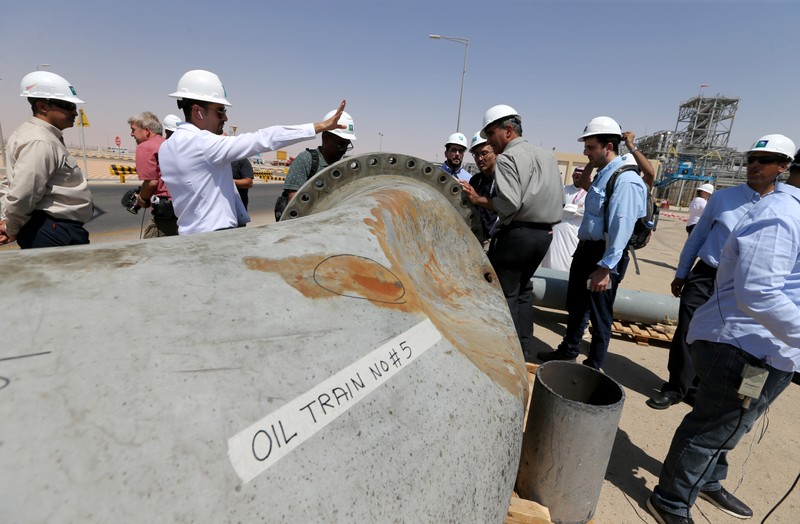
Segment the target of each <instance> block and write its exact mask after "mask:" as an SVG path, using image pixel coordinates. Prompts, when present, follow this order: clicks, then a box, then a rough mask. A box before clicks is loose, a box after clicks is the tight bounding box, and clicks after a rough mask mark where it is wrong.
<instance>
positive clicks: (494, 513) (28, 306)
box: [0, 153, 527, 523]
mask: <svg viewBox="0 0 800 524" xmlns="http://www.w3.org/2000/svg"><path fill="white" fill-rule="evenodd" d="M440 173H441V172H440V171H438V170H436V169H435V168H434V167H433V166H432V165H431V164H428V163H426V162H423V161H420V160H418V159H415V158H411V157H406V156H402V155H393V154H387V153H384V154H369V155H364V156H362V157H356V158H352V159H347V160H345V161H342V162H340V163H338V164H335V165H333V166H331V167H330V168H328V169H326V170H324V171H322V172H320V173H319V174H318V175H317V176H316V177H315V178H314V179H312V180H311V181H309V183H308V184H307V185H306V186H304V187H303V188H301V190H300V191H299V192H298V193H297V195H296V196H295V199H294V201H293V202H292V204H291V205H290V206H289V207H288V208H287V214H288V216H290V217H297V218H298V219H292V220H287V221H286V223H283V222H281V223H279V224H276V225H272V226H267V227H259V228H246V229H239V230H234V231H221V232H215V233H208V234H198V235H191V236H185V237H171V238H160V239H151V240H145V241H133V242H124V243H116V244H106V245H96V246H81V247H74V248H63V249H44V250H33V251H26V252H6V253H3V254H2V255H0V259H1V260H0V296H3V297H4V298H5V303H6V308H5V310H4V311H3V322H2V324H3V342H2V349H0V420H2V424H0V443H2V445H0V470H2V471H3V474H2V476H0V492H2V493H3V497H2V499H0V515H2V516H3V517H2V518H3V520H4V521H8V522H51V523H52V522H239V521H241V522H254V521H259V522H261V521H267V522H334V521H346V522H387V521H397V520H402V521H406V522H468V521H471V522H497V523H500V522H502V521H503V520H504V518H505V514H506V509H507V507H508V503H509V500H510V497H511V492H512V487H513V482H514V479H515V476H516V471H517V465H518V460H519V453H520V448H521V440H522V425H523V414H524V402H525V398H526V390H527V373H526V372H525V367H524V362H523V359H522V353H521V350H520V347H519V343H518V341H517V337H516V332H515V330H514V327H513V322H512V320H511V316H510V314H509V312H508V309H507V306H506V301H505V299H504V297H503V294H502V291H501V289H500V287H499V285H498V283H497V280H496V277H495V274H494V272H493V271H492V268H491V266H490V265H489V263H488V261H487V259H486V257H485V255H484V253H483V251H482V249H481V246H480V244H479V243H478V242H477V241H476V240H475V238H474V237H473V235H472V234H471V233H470V231H469V228H468V227H467V225H466V224H465V221H464V218H465V215H466V214H467V210H466V209H465V208H463V207H461V198H460V194H459V190H458V187H457V183H456V182H455V181H454V180H452V179H451V177H448V176H446V175H444V176H442V175H443V174H440ZM457 211H459V212H457ZM300 217H304V218H300ZM11 304H13V306H12V305H11Z"/></svg>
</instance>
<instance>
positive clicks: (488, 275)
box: [483, 271, 494, 284]
mask: <svg viewBox="0 0 800 524" xmlns="http://www.w3.org/2000/svg"><path fill="white" fill-rule="evenodd" d="M483 279H484V280H485V281H486V282H488V283H490V284H491V283H492V282H494V276H493V275H492V274H491V273H490V272H488V271H487V272H486V273H484V274H483Z"/></svg>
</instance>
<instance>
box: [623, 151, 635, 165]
mask: <svg viewBox="0 0 800 524" xmlns="http://www.w3.org/2000/svg"><path fill="white" fill-rule="evenodd" d="M622 165H624V166H633V167H639V164H638V163H637V162H636V159H635V158H634V157H633V155H632V154H630V153H628V154H626V155H622Z"/></svg>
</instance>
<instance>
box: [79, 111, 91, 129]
mask: <svg viewBox="0 0 800 524" xmlns="http://www.w3.org/2000/svg"><path fill="white" fill-rule="evenodd" d="M78 111H79V115H78V127H89V119H88V118H86V113H84V111H83V109H79V110H78Z"/></svg>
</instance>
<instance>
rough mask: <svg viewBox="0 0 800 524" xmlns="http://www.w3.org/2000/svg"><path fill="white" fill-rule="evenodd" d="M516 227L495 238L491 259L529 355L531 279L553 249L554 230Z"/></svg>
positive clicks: (544, 226) (531, 325)
mask: <svg viewBox="0 0 800 524" xmlns="http://www.w3.org/2000/svg"><path fill="white" fill-rule="evenodd" d="M516 224H519V223H517V222H512V223H511V225H510V226H509V227H504V228H502V229H501V230H500V231H499V232H498V233H497V234H496V235H495V236H494V238H492V241H491V243H490V244H489V253H488V257H489V261H490V262H491V263H492V267H493V268H494V271H495V273H497V279H498V280H499V281H500V286H501V287H502V288H503V294H504V295H505V297H506V302H508V309H509V311H511V318H512V319H513V320H514V327H515V328H516V330H517V336H518V337H519V342H520V344H521V345H522V350H523V351H524V352H527V351H531V350H532V348H531V344H532V342H533V283H531V277H532V276H533V273H534V272H535V271H536V269H537V268H538V267H539V264H541V263H542V259H544V256H545V254H546V253H547V249H548V248H549V247H550V242H552V240H553V229H552V226H550V225H546V224H540V225H516Z"/></svg>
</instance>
